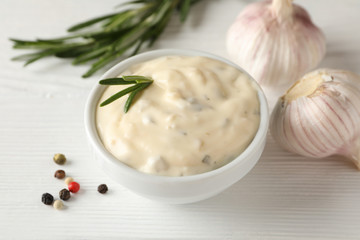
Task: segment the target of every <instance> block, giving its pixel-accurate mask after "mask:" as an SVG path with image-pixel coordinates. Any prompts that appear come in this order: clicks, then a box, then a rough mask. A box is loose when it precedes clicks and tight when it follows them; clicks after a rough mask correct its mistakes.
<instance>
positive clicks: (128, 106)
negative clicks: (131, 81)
mask: <svg viewBox="0 0 360 240" xmlns="http://www.w3.org/2000/svg"><path fill="white" fill-rule="evenodd" d="M150 84H151V83H142V84H140V85H139V88H137V89H136V90H134V91H133V92H132V93H130V95H129V97H128V99H127V100H126V102H125V105H124V112H125V113H127V112H128V111H129V108H130V106H131V104H132V102H133V100H134V97H135V96H136V94H138V93H139V92H140V91H142V90H144V89H145V88H147V87H148V86H150Z"/></svg>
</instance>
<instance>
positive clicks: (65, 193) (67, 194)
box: [59, 188, 71, 201]
mask: <svg viewBox="0 0 360 240" xmlns="http://www.w3.org/2000/svg"><path fill="white" fill-rule="evenodd" d="M59 197H60V199H62V200H64V201H67V200H69V198H70V197H71V194H70V191H69V190H67V189H66V188H64V189H63V190H61V191H60V192H59Z"/></svg>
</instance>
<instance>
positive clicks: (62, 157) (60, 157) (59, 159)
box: [53, 153, 66, 165]
mask: <svg viewBox="0 0 360 240" xmlns="http://www.w3.org/2000/svg"><path fill="white" fill-rule="evenodd" d="M53 159H54V162H55V163H56V164H59V165H63V164H65V163H66V157H65V155H64V154H61V153H57V154H55V155H54V158H53Z"/></svg>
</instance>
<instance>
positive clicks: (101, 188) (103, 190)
mask: <svg viewBox="0 0 360 240" xmlns="http://www.w3.org/2000/svg"><path fill="white" fill-rule="evenodd" d="M107 191H108V187H107V186H106V184H100V185H99V186H98V192H99V193H102V194H104V193H106V192H107Z"/></svg>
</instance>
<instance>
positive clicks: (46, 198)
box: [41, 193, 54, 205]
mask: <svg viewBox="0 0 360 240" xmlns="http://www.w3.org/2000/svg"><path fill="white" fill-rule="evenodd" d="M41 201H42V202H43V203H44V204H45V205H51V204H52V203H53V201H54V197H53V196H52V195H51V194H50V193H44V194H43V195H42V196H41Z"/></svg>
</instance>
